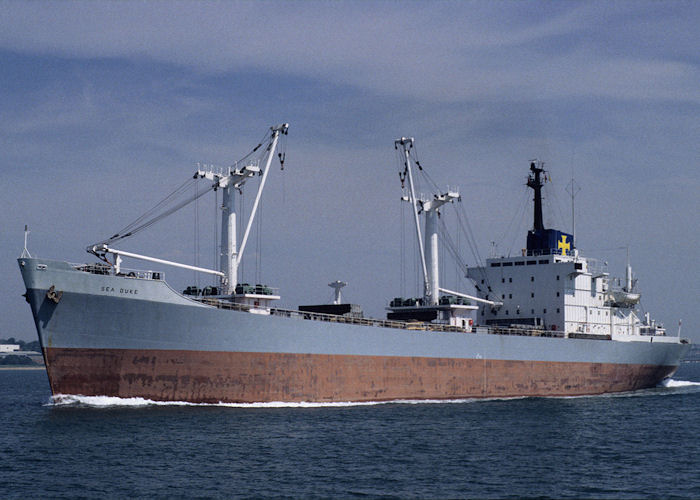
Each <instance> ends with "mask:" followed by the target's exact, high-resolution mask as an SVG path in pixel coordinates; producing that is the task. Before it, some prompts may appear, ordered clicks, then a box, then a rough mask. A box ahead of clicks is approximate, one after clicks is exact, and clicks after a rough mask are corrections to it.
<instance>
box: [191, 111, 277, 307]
mask: <svg viewBox="0 0 700 500" xmlns="http://www.w3.org/2000/svg"><path fill="white" fill-rule="evenodd" d="M288 129H289V124H288V123H283V124H281V125H276V126H274V127H270V130H271V134H270V138H269V142H268V145H267V148H266V150H265V154H264V156H263V162H262V163H264V165H265V166H264V167H263V169H262V170H261V168H260V166H259V163H258V164H254V163H253V164H248V165H245V166H244V167H242V168H238V167H237V165H234V166H233V167H229V168H228V170H227V173H225V174H224V173H214V172H212V171H211V170H209V171H204V170H197V173H196V174H195V176H199V177H205V178H207V179H210V180H213V181H215V185H216V188H220V189H222V190H223V204H222V207H221V250H220V259H219V266H220V271H221V273H222V274H223V276H222V277H221V293H222V294H225V295H229V294H232V293H233V292H234V290H235V288H236V284H237V283H238V266H239V265H240V263H241V259H242V258H243V252H244V251H245V247H246V243H247V241H248V236H249V235H250V229H251V226H252V225H253V220H254V219H255V214H256V213H257V209H258V205H259V204H260V197H261V195H262V191H263V189H264V188H265V181H266V180H267V175H268V173H269V171H270V164H271V163H272V157H273V156H274V154H275V149H276V148H277V143H278V141H279V136H280V135H281V134H285V135H286V134H287V131H288ZM256 149H257V148H256ZM260 174H262V179H261V181H260V186H259V187H258V192H257V194H256V196H255V202H254V203H253V210H252V212H251V214H250V217H249V218H248V223H247V225H246V228H245V232H244V234H243V241H242V242H241V247H240V249H239V248H237V244H238V241H237V234H236V210H235V194H236V191H239V190H240V189H241V188H242V186H243V184H244V183H245V181H246V180H247V179H248V178H250V177H253V176H255V175H260Z"/></svg>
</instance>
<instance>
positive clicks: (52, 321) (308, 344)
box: [18, 124, 689, 403]
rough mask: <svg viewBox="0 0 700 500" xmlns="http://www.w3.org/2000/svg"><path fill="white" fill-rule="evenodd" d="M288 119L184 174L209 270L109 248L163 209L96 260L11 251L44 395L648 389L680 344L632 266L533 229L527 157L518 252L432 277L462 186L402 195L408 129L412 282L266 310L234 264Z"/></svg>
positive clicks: (502, 393) (329, 396)
mask: <svg viewBox="0 0 700 500" xmlns="http://www.w3.org/2000/svg"><path fill="white" fill-rule="evenodd" d="M287 130H288V127H287V125H286V124H284V125H279V126H276V127H271V129H270V134H269V135H268V137H267V139H266V141H263V143H261V145H260V146H259V147H258V148H255V150H254V151H257V150H258V149H260V151H261V154H262V156H261V158H260V159H258V160H255V161H249V160H246V161H245V162H243V163H237V164H235V165H233V166H232V167H229V168H226V169H223V170H215V169H211V168H198V170H197V172H196V173H195V175H194V177H195V178H197V179H202V180H205V181H207V182H208V183H209V185H208V189H207V191H211V190H222V191H223V195H224V196H223V205H222V213H221V220H222V237H221V251H220V259H219V267H220V268H219V269H216V270H212V269H205V268H201V267H198V266H190V265H186V264H180V263H175V262H171V261H167V260H164V259H160V258H154V257H147V256H144V255H140V254H136V253H133V252H126V251H123V250H118V249H115V248H114V244H115V243H117V242H119V241H121V240H123V239H125V238H127V237H129V236H130V235H132V234H133V233H134V232H137V231H140V230H141V229H144V228H146V227H148V226H149V225H151V224H152V223H154V221H157V220H160V218H162V217H163V214H155V215H153V217H151V218H144V217H142V218H139V219H138V220H137V221H136V222H135V223H133V224H131V225H129V226H127V227H126V228H125V229H124V230H122V231H119V232H118V233H116V234H115V235H114V236H112V237H110V238H108V239H106V240H104V241H102V242H100V243H97V244H94V245H91V246H90V247H89V248H88V250H89V251H90V253H92V254H94V255H96V256H97V257H98V258H99V259H100V262H98V263H94V264H69V263H67V262H60V261H52V260H47V259H40V258H36V257H32V256H30V254H29V252H28V251H26V244H25V252H23V254H22V256H21V257H20V258H19V259H18V262H19V266H20V270H21V272H22V276H23V279H24V282H25V285H26V288H27V293H26V298H27V301H28V302H29V304H30V306H31V309H32V313H33V316H34V320H35V324H36V328H37V332H38V335H39V340H40V342H41V345H42V350H43V354H44V359H45V362H46V368H47V373H48V376H49V382H50V385H51V390H52V392H53V393H54V394H82V395H106V396H118V397H143V398H147V399H153V400H169V401H192V402H210V403H216V402H219V401H223V402H260V401H377V400H393V399H454V398H472V397H511V396H560V395H580V394H599V393H605V392H615V391H626V390H634V389H639V388H644V387H651V386H654V385H655V384H657V383H658V382H660V381H661V380H663V379H664V378H666V377H669V376H670V375H672V374H673V373H674V372H675V370H676V369H677V367H678V364H679V362H680V359H681V358H682V356H683V355H684V353H685V352H686V351H687V350H688V347H689V345H688V342H687V340H685V339H680V338H678V337H669V336H667V335H665V331H664V330H663V328H661V327H658V326H656V325H655V324H654V323H653V322H652V321H651V320H650V319H649V318H648V317H646V318H645V320H644V321H640V320H639V318H638V316H637V313H636V312H635V305H636V303H637V301H638V300H639V296H638V294H637V292H636V290H635V289H634V280H633V279H632V277H631V271H630V270H629V269H628V275H627V279H626V280H625V285H624V286H621V287H618V288H615V287H613V286H612V282H611V279H610V278H609V277H608V275H607V273H606V272H604V271H603V270H602V269H600V267H599V266H596V264H595V261H593V260H592V259H586V258H584V257H582V256H580V255H579V253H578V251H577V249H576V248H575V247H574V241H573V235H568V234H566V233H563V232H560V231H556V230H552V229H545V228H544V226H543V224H542V214H541V210H542V208H541V194H540V189H541V186H542V177H541V176H542V175H543V174H544V169H543V168H542V166H541V165H539V164H537V163H533V164H532V166H531V177H530V180H529V181H528V185H529V186H530V187H531V188H533V190H534V192H535V224H534V227H533V229H532V231H530V233H529V234H528V238H527V248H526V249H525V250H524V251H523V255H521V256H519V257H508V258H492V259H488V260H487V261H486V263H485V264H484V265H482V266H479V267H473V268H469V271H468V274H469V277H470V278H471V279H472V280H473V281H474V282H475V286H476V290H477V293H476V295H469V294H465V293H463V292H461V291H454V290H449V289H446V288H444V287H442V286H441V283H440V279H439V272H438V270H439V262H438V256H439V236H438V218H439V216H440V211H441V210H444V209H448V208H449V205H450V204H452V203H454V202H457V201H459V199H460V194H459V192H458V191H456V190H450V189H448V190H446V191H437V192H435V193H433V194H432V195H429V196H418V195H417V194H416V190H415V186H414V179H413V174H414V172H413V165H412V159H411V154H410V152H411V149H412V147H413V142H414V141H413V139H412V138H406V137H403V138H401V139H399V140H397V141H396V142H395V147H396V148H397V149H400V151H401V153H402V157H403V165H404V170H403V172H402V173H400V177H401V180H402V183H404V182H405V181H408V191H407V192H406V193H405V194H404V198H403V199H404V201H405V202H406V203H408V204H409V206H410V208H411V213H412V218H413V222H414V228H415V232H416V238H417V241H418V242H419V245H418V248H419V251H420V252H419V253H420V269H421V274H422V278H423V294H422V296H421V297H418V298H411V299H405V298H394V299H393V300H392V301H391V303H390V304H389V307H388V308H387V309H388V311H389V312H388V314H387V319H372V318H365V317H364V316H363V314H362V311H361V308H360V307H359V306H358V305H355V304H343V303H341V298H340V289H341V288H342V287H343V286H345V282H341V281H335V282H331V283H330V284H329V286H331V287H332V288H334V290H336V297H335V300H334V301H333V302H334V303H333V304H325V305H310V306H300V307H299V308H298V309H294V310H289V309H282V308H278V307H275V306H274V304H275V302H276V300H277V299H279V298H280V295H279V294H278V293H277V291H276V290H275V289H273V288H271V287H269V286H267V285H262V284H255V285H250V284H247V283H240V282H239V275H238V266H239V264H240V262H241V258H242V255H243V252H244V250H245V247H246V244H247V241H248V238H249V234H250V227H251V224H252V221H253V218H254V217H255V213H256V207H257V205H258V203H259V200H260V197H261V194H262V189H263V187H264V185H265V182H266V180H267V178H268V175H269V172H270V164H271V160H272V158H273V157H274V154H275V150H276V146H277V143H278V139H279V137H280V136H281V135H283V134H286V133H287ZM278 156H279V157H280V159H283V155H278ZM253 179H257V180H258V181H259V185H258V190H257V194H256V198H255V201H254V204H253V207H254V208H253V210H252V211H251V214H250V216H249V219H248V221H247V222H246V224H245V230H244V233H243V237H242V240H241V243H240V245H239V244H238V241H237V234H236V225H237V223H236V213H235V210H234V206H235V204H234V196H235V195H236V193H237V192H238V191H240V190H241V189H242V188H243V184H244V183H246V182H247V181H251V180H253ZM201 194H203V193H200V194H197V195H196V196H197V197H198V196H200V195H201ZM178 206H180V205H178ZM170 212H171V210H170V209H168V210H165V212H163V213H164V214H166V215H167V214H168V213H170ZM421 218H423V224H421ZM124 258H136V259H141V260H146V261H149V262H152V263H155V264H157V265H159V266H162V265H173V266H177V267H184V268H187V269H191V270H195V271H197V272H204V273H209V274H213V275H215V276H217V277H218V278H217V279H218V284H217V285H216V286H209V287H206V288H205V289H199V288H198V287H196V286H191V287H188V288H187V289H186V290H185V291H184V292H183V293H179V292H177V291H175V290H173V289H172V288H171V287H170V286H169V285H168V284H167V283H166V282H165V281H164V279H163V278H164V274H163V272H162V271H160V270H159V271H138V270H131V269H126V268H124V266H123V265H122V259H124Z"/></svg>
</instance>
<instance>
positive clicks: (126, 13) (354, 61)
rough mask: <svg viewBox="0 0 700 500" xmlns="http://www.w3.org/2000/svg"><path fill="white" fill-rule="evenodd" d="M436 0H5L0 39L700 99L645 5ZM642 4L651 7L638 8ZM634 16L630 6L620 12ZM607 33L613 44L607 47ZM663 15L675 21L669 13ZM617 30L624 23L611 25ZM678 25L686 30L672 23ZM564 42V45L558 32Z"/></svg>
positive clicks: (301, 72)
mask: <svg viewBox="0 0 700 500" xmlns="http://www.w3.org/2000/svg"><path fill="white" fill-rule="evenodd" d="M551 5H552V4H546V6H547V8H545V5H544V4H536V3H535V4H527V5H526V6H522V5H521V4H519V3H515V2H513V3H508V2H498V3H494V4H491V3H477V2H461V3H460V2H432V3H430V4H420V3H412V4H396V3H393V2H377V3H372V4H369V6H368V5H367V4H363V5H361V6H360V5H359V4H357V3H354V2H332V3H331V2H229V3H218V2H217V3H208V2H204V3H200V2H197V3H192V2H148V3H141V2H138V3H137V2H125V3H122V2H99V3H94V2H88V3H81V2H71V3H67V2H66V3H48V4H47V3H10V4H7V5H6V6H5V7H6V9H5V11H6V12H5V13H4V16H3V18H2V19H3V21H2V30H1V34H0V46H2V47H4V48H6V49H9V50H14V51H25V52H31V53H45V54H55V55H59V56H64V57H78V58H128V59H142V60H146V61H148V60H151V61H156V62H162V63H168V64H174V65H180V66H184V67H190V68H195V69H197V70H199V71H202V72H210V73H222V72H223V73H226V72H236V71H261V72H266V73H271V74H277V75H279V76H280V77H281V78H285V77H289V76H290V75H291V76H297V77H304V78H310V79H317V80H319V81H324V82H328V83H332V84H334V85H352V86H354V87H356V88H358V89H365V90H366V91H370V92H373V93H377V94H379V95H392V96H396V95H403V96H404V97H406V98H412V99H424V100H427V101H436V102H459V101H465V100H478V99H502V98H503V96H504V95H507V96H509V98H510V99H512V100H527V99H543V98H548V99H552V98H562V97H572V96H598V97H602V98H614V99H641V98H643V99H658V100H672V101H687V102H694V103H696V104H697V103H699V102H700V94H699V91H698V88H697V85H696V84H695V83H696V82H697V81H699V80H700V72H699V70H698V65H697V60H692V61H688V60H682V58H674V57H673V54H668V53H663V55H662V54H661V53H657V52H654V51H653V50H652V49H653V47H651V48H647V49H646V50H642V51H640V50H632V47H633V45H631V44H633V43H637V42H643V43H642V45H641V46H642V47H645V46H646V44H645V43H644V42H648V39H652V40H655V39H658V38H659V33H658V32H662V33H664V36H666V35H668V36H671V37H673V36H676V37H677V36H678V34H677V32H678V31H679V30H677V29H676V30H675V31H672V30H671V29H670V28H669V23H670V22H673V23H677V22H678V21H679V19H680V21H681V22H683V18H684V17H686V18H687V17H691V18H692V17H695V20H696V21H698V20H700V19H698V16H697V14H698V9H696V8H692V7H690V8H689V9H688V10H689V12H688V14H690V16H687V15H686V16H684V14H686V13H685V12H683V11H681V12H673V11H674V10H675V9H669V10H670V11H671V13H670V14H669V13H668V12H667V13H665V15H660V14H659V13H658V12H657V11H656V10H655V9H654V8H653V4H652V5H651V6H650V5H646V4H643V5H641V6H638V4H636V3H635V4H624V3H623V4H622V7H620V6H619V3H616V4H615V5H616V7H615V8H612V9H610V8H609V5H608V4H603V3H592V4H589V3H585V4H583V3H567V4H565V6H564V7H563V8H562V7H558V8H552V9H549V6H551ZM645 13H647V14H648V15H646V16H645V15H644V14H645ZM630 14H635V15H634V16H632V19H629V17H630ZM623 17H624V24H623V26H627V25H628V24H629V25H631V26H629V27H626V28H625V29H624V31H626V34H623V35H620V34H619V33H616V32H615V30H611V31H612V32H613V33H614V36H616V37H620V36H622V37H623V40H622V41H620V40H617V43H618V46H623V47H625V46H626V47H627V50H625V51H623V52H622V53H610V52H609V51H607V50H606V47H605V46H604V45H602V44H604V42H605V40H606V39H608V38H609V37H610V36H611V35H610V31H608V30H604V29H602V28H600V26H603V27H607V26H608V25H609V24H611V23H621V22H622V21H623ZM669 18H670V19H669ZM617 31H622V30H617ZM680 31H681V32H683V30H680ZM564 39H566V40H567V42H566V43H561V40H564Z"/></svg>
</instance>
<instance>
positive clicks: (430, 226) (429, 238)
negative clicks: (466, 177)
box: [394, 137, 459, 306]
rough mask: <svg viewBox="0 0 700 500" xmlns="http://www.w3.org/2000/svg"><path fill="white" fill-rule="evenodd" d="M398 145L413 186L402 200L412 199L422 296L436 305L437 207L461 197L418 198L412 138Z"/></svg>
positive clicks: (438, 275) (452, 195)
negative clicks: (421, 217) (422, 225)
mask: <svg viewBox="0 0 700 500" xmlns="http://www.w3.org/2000/svg"><path fill="white" fill-rule="evenodd" d="M398 145H401V146H402V147H403V152H404V158H405V160H404V164H405V168H406V174H407V175H408V184H409V186H410V189H411V195H410V197H408V198H407V197H404V198H403V200H405V201H409V202H410V203H411V206H412V208H413V220H414V221H415V225H416V236H417V237H418V249H419V250H420V257H421V264H422V266H423V293H424V296H423V298H424V299H425V302H426V305H433V306H434V305H437V304H438V302H439V299H440V265H439V252H438V217H439V216H440V212H439V211H438V209H439V208H440V207H441V206H443V205H444V204H445V203H450V202H452V201H453V200H458V199H459V193H458V192H456V191H448V192H446V193H443V194H435V195H433V197H432V198H431V199H427V200H423V199H418V198H417V197H416V192H415V185H414V183H413V172H412V168H411V159H410V154H409V150H410V149H411V148H412V147H413V138H412V137H408V138H407V137H402V138H401V139H399V140H397V141H395V142H394V147H395V148H397V149H398ZM419 208H420V213H422V214H425V241H423V238H422V234H421V230H420V222H419V221H418V215H419V211H418V210H419Z"/></svg>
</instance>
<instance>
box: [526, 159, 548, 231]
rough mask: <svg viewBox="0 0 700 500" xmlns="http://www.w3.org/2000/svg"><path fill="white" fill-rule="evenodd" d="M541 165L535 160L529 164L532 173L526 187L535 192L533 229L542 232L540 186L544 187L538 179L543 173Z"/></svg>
mask: <svg viewBox="0 0 700 500" xmlns="http://www.w3.org/2000/svg"><path fill="white" fill-rule="evenodd" d="M538 163H539V166H538ZM542 165H543V164H542V162H537V160H535V161H533V162H531V163H530V171H532V174H531V175H530V176H528V178H527V185H528V187H531V188H532V189H533V191H535V200H534V201H535V213H534V227H533V229H534V230H535V231H544V223H543V222H542V186H543V185H544V182H543V181H542V179H541V177H540V175H541V174H542V172H544V168H542Z"/></svg>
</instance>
